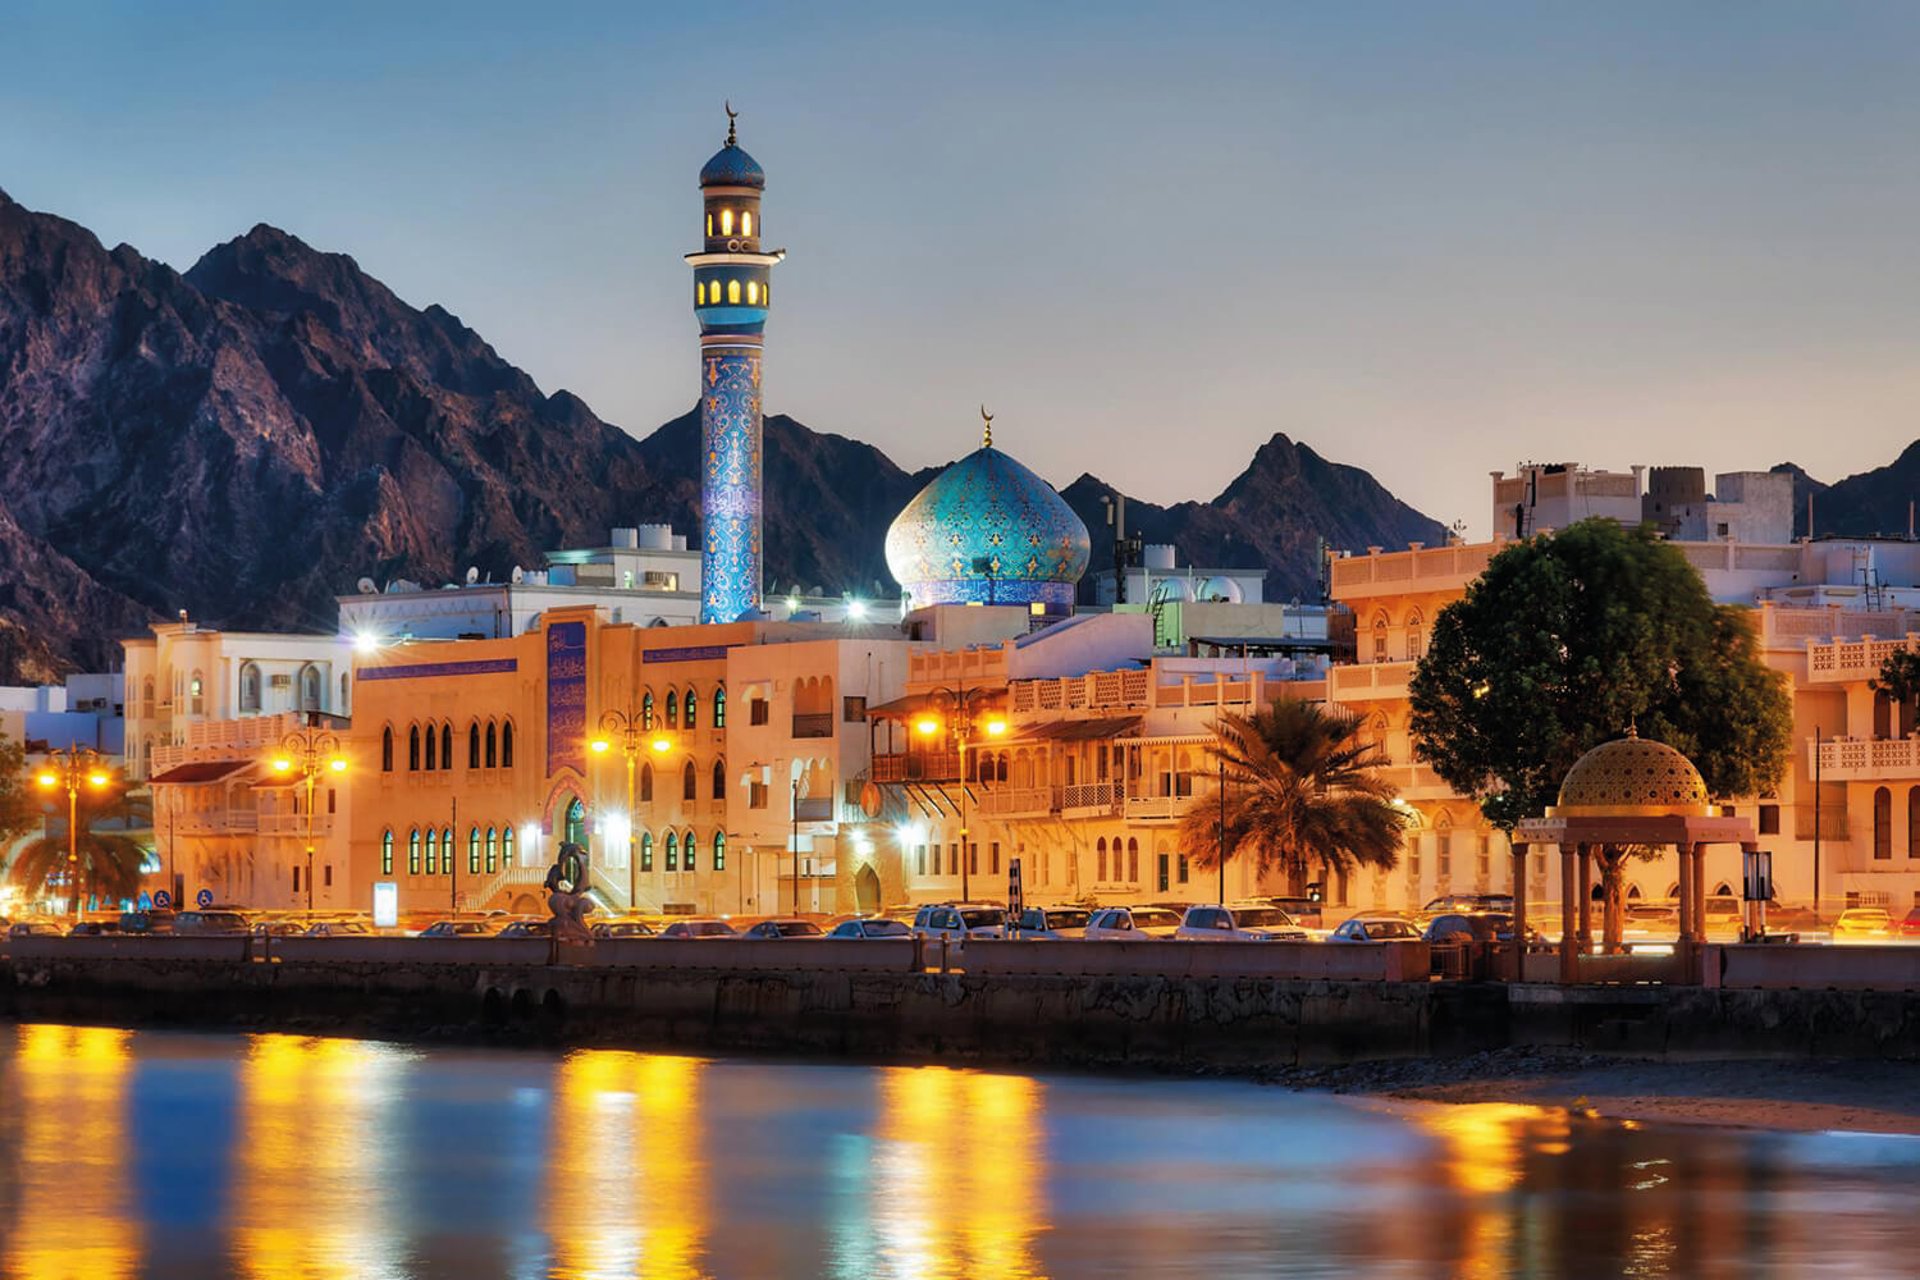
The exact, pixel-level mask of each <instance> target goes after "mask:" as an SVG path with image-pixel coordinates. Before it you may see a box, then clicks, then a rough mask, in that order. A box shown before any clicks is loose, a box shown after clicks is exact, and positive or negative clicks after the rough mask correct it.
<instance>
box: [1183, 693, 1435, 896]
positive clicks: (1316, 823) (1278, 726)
mask: <svg viewBox="0 0 1920 1280" xmlns="http://www.w3.org/2000/svg"><path fill="white" fill-rule="evenodd" d="M1360 723H1361V722H1360V717H1358V716H1354V715H1348V714H1345V713H1343V712H1339V711H1331V710H1328V709H1327V708H1326V707H1325V706H1324V705H1322V704H1321V703H1317V702H1304V701H1299V700H1296V699H1286V700H1283V701H1280V702H1277V703H1275V704H1274V705H1273V706H1272V707H1269V708H1267V709H1266V710H1263V711H1256V712H1254V713H1253V714H1252V715H1242V714H1240V713H1237V712H1231V711H1229V712H1224V713H1222V714H1221V716H1220V719H1219V721H1218V722H1217V723H1216V724H1215V725H1214V734H1215V736H1216V738H1217V742H1216V744H1215V745H1214V746H1212V747H1211V748H1209V750H1210V751H1211V752H1212V753H1213V755H1214V757H1215V759H1216V760H1217V761H1219V762H1220V764H1221V765H1222V766H1223V768H1224V772H1225V775H1226V783H1227V799H1226V803H1225V805H1224V806H1221V805H1219V804H1217V803H1216V804H1207V805H1195V806H1194V807H1193V809H1192V810H1191V811H1189V813H1188V814H1187V816H1186V818H1185V820H1184V821H1183V822H1182V824H1181V829H1180V834H1181V839H1182V841H1183V843H1184V844H1185V845H1186V847H1187V848H1188V849H1190V850H1192V851H1193V856H1194V858H1195V860H1196V861H1198V862H1199V863H1200V865H1202V866H1206V867H1218V866H1219V865H1220V860H1221V849H1220V844H1221V841H1220V834H1221V832H1220V829H1221V827H1222V826H1223V825H1224V827H1225V828H1226V853H1225V856H1226V857H1229V858H1232V857H1237V856H1239V855H1240V854H1242V853H1251V854H1252V855H1253V857H1254V860H1255V865H1256V866H1257V867H1258V868H1259V869H1260V870H1261V871H1263V872H1264V871H1268V870H1271V869H1273V868H1276V867H1278V868H1280V869H1282V870H1284V871H1285V872H1286V874H1287V876H1288V878H1289V880H1290V882H1291V885H1292V890H1293V892H1296V893H1297V892H1299V890H1300V881H1301V880H1302V879H1303V878H1304V877H1305V875H1306V870H1307V866H1308V864H1309V862H1310V861H1318V862H1319V863H1320V865H1321V867H1322V870H1323V874H1324V873H1325V872H1329V871H1336V870H1337V871H1340V872H1342V873H1345V872H1348V871H1351V870H1352V869H1353V868H1354V867H1355V866H1368V867H1377V868H1380V869H1382V870H1390V869H1392V867H1393V866H1394V864H1395V863H1396V862H1398V861H1399V855H1400V831H1401V826H1402V824H1403V821H1404V819H1403V816H1402V811H1401V810H1400V808H1399V807H1398V806H1396V805H1395V804H1394V803H1393V801H1394V790H1393V787H1392V785H1391V784H1389V783H1388V782H1386V781H1384V780H1383V779H1381V778H1379V777H1378V776H1376V775H1375V774H1374V773H1373V772H1372V767H1373V766H1374V765H1376V764H1378V763H1380V758H1379V755H1378V753H1377V752H1376V751H1375V750H1374V748H1373V746H1372V745H1371V744H1369V743H1367V742H1365V741H1363V740H1362V739H1361V737H1360ZM1222 808H1224V810H1225V815H1226V816H1225V821H1224V823H1223V822H1222V819H1221V809H1222Z"/></svg>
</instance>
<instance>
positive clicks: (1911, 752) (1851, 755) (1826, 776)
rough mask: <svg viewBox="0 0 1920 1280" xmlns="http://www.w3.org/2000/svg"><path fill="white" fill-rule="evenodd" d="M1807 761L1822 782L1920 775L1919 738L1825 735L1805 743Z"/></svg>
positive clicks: (1917, 776) (1916, 776)
mask: <svg viewBox="0 0 1920 1280" xmlns="http://www.w3.org/2000/svg"><path fill="white" fill-rule="evenodd" d="M1808 752H1809V754H1808V756H1807V762H1808V766H1809V767H1810V768H1817V769H1818V770H1819V776H1820V780H1821V781H1822V782H1847V781H1855V780H1864V779H1873V778H1920V737H1916V738H1828V739H1827V740H1826V741H1824V742H1822V743H1820V744H1819V746H1818V748H1815V747H1814V746H1813V744H1812V743H1811V742H1809V743H1808Z"/></svg>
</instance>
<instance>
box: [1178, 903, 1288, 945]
mask: <svg viewBox="0 0 1920 1280" xmlns="http://www.w3.org/2000/svg"><path fill="white" fill-rule="evenodd" d="M1173 936H1174V937H1175V938H1177V939H1179V940H1180V941H1182V942H1305V941H1307V931H1306V930H1305V929H1302V928H1301V927H1300V926H1299V925H1297V924H1295V923H1294V922H1293V917H1292V916H1290V915H1288V914H1287V913H1286V912H1284V911H1282V910H1281V909H1280V908H1278V907H1188V908H1187V914H1186V916H1185V918H1183V919H1182V920H1181V921H1180V927H1179V928H1178V929H1176V930H1174V932H1173Z"/></svg>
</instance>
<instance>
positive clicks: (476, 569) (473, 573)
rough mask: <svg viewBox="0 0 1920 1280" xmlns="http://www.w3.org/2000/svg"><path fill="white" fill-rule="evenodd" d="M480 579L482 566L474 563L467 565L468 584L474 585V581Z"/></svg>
mask: <svg viewBox="0 0 1920 1280" xmlns="http://www.w3.org/2000/svg"><path fill="white" fill-rule="evenodd" d="M478 581H480V566H478V565H472V564H470V565H468V566H467V585H468V586H472V585H473V584H474V583H476V582H478Z"/></svg>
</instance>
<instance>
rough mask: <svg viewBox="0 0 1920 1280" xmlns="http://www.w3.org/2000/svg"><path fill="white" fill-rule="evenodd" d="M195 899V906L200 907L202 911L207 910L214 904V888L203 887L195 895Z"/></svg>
mask: <svg viewBox="0 0 1920 1280" xmlns="http://www.w3.org/2000/svg"><path fill="white" fill-rule="evenodd" d="M193 901H194V905H195V906H197V907H199V908H200V909H201V910H202V911H205V910H206V909H207V908H208V907H210V906H212V905H213V890H211V889H202V890H201V891H200V892H198V893H196V894H194V895H193Z"/></svg>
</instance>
